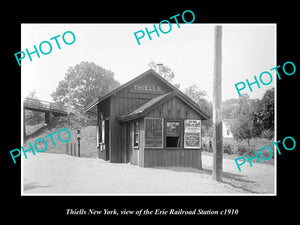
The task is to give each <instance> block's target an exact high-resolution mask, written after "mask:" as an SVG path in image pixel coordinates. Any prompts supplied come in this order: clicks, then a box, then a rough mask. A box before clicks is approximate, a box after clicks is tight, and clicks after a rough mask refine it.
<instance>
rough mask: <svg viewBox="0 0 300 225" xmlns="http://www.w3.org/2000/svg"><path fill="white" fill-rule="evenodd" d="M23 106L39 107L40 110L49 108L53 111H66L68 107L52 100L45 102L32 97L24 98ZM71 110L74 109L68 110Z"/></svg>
mask: <svg viewBox="0 0 300 225" xmlns="http://www.w3.org/2000/svg"><path fill="white" fill-rule="evenodd" d="M24 106H27V107H31V108H35V109H40V110H49V111H55V112H63V113H68V108H67V107H65V106H64V105H63V104H57V103H53V102H47V101H42V100H38V99H32V98H25V99H24ZM72 111H74V110H70V112H72Z"/></svg>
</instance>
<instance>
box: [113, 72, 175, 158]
mask: <svg viewBox="0 0 300 225" xmlns="http://www.w3.org/2000/svg"><path fill="white" fill-rule="evenodd" d="M136 83H137V84H139V83H147V84H157V85H159V86H160V87H161V89H162V92H163V93H167V92H169V91H172V90H171V89H170V87H168V86H166V85H165V84H163V83H162V82H161V81H160V80H158V79H157V78H155V77H154V76H146V77H144V78H143V79H141V80H139V81H137V82H136ZM161 94H162V93H159V94H152V93H132V92H130V86H128V87H126V88H124V89H122V90H120V91H119V92H117V93H116V94H115V95H114V96H112V97H111V98H110V109H109V111H110V128H111V129H110V130H111V135H110V137H111V142H110V143H111V145H110V162H117V163H125V157H124V156H125V155H124V154H125V153H124V152H125V151H126V149H125V146H126V143H125V142H124V140H125V139H124V138H122V132H120V131H121V130H122V125H121V123H120V122H118V121H117V120H116V119H117V118H118V117H120V116H121V115H123V114H124V113H126V112H129V111H130V110H133V109H134V108H136V107H137V106H140V105H142V104H144V103H146V102H147V101H149V100H150V99H152V98H155V97H157V96H158V95H161Z"/></svg>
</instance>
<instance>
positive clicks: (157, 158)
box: [144, 149, 202, 169]
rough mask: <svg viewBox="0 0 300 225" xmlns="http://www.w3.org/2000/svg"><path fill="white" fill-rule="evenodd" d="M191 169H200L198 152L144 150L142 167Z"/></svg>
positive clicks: (200, 163)
mask: <svg viewBox="0 0 300 225" xmlns="http://www.w3.org/2000/svg"><path fill="white" fill-rule="evenodd" d="M173 166H178V167H192V168H197V169H202V160H201V151H200V150H187V149H184V150H183V149H180V150H173V149H172V150H158V149H155V150H154V149H153V150H151V149H145V151H144V167H173Z"/></svg>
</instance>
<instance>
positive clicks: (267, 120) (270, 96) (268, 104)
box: [260, 88, 274, 131]
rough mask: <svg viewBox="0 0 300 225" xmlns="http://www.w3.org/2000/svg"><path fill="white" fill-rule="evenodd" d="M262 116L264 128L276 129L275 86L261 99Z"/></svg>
mask: <svg viewBox="0 0 300 225" xmlns="http://www.w3.org/2000/svg"><path fill="white" fill-rule="evenodd" d="M260 116H261V123H262V126H263V128H264V129H265V130H268V129H270V130H271V131H274V88H272V89H269V90H267V91H266V92H265V94H264V96H263V98H262V100H261V108H260Z"/></svg>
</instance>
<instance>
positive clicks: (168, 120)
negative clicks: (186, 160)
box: [164, 119, 184, 150]
mask: <svg viewBox="0 0 300 225" xmlns="http://www.w3.org/2000/svg"><path fill="white" fill-rule="evenodd" d="M168 122H179V125H180V134H179V138H180V144H179V147H167V123H168ZM164 127H165V129H164V130H165V132H164V142H165V145H164V148H165V149H166V150H171V149H176V150H177V149H183V141H184V140H183V123H182V120H180V119H165V124H164Z"/></svg>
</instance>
